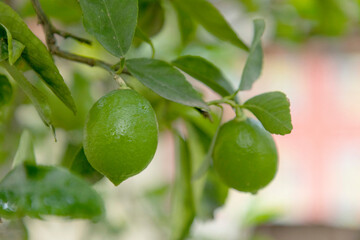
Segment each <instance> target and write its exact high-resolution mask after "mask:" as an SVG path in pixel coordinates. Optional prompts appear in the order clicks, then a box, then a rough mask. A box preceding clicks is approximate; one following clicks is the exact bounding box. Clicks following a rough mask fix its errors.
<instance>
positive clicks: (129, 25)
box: [79, 0, 138, 57]
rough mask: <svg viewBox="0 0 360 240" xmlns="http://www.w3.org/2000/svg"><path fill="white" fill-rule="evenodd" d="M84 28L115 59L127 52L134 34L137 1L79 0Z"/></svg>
mask: <svg viewBox="0 0 360 240" xmlns="http://www.w3.org/2000/svg"><path fill="white" fill-rule="evenodd" d="M79 2H80V6H81V9H82V12H83V16H84V26H85V28H86V30H87V31H88V32H89V33H90V34H91V35H93V36H94V37H95V38H96V39H97V40H98V41H99V42H100V43H101V45H102V46H103V47H104V48H105V49H106V50H108V51H109V52H110V53H111V54H113V55H114V56H116V57H122V56H124V55H125V54H126V52H127V51H128V50H129V48H130V46H131V43H132V40H133V38H134V34H135V28H136V23H137V14H138V1H137V0H121V1H119V0H79Z"/></svg>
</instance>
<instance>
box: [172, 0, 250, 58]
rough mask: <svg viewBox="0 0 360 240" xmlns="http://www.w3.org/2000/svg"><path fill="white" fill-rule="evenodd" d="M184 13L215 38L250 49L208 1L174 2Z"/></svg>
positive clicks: (189, 0)
mask: <svg viewBox="0 0 360 240" xmlns="http://www.w3.org/2000/svg"><path fill="white" fill-rule="evenodd" d="M173 2H174V4H176V6H178V7H179V8H180V9H181V10H182V11H184V12H185V13H187V14H188V15H189V16H190V17H191V18H193V19H195V20H196V21H197V22H198V23H199V24H201V25H202V26H203V27H204V28H205V29H206V30H207V31H209V32H210V33H211V34H212V35H214V36H215V37H217V38H219V39H221V40H223V41H227V42H230V43H231V44H233V45H235V46H237V47H239V48H241V49H244V50H246V51H248V50H249V48H248V47H247V46H246V44H245V43H244V42H243V41H242V40H241V39H240V38H239V37H238V36H237V35H236V33H235V32H234V30H233V29H232V28H231V27H230V25H229V23H228V22H227V21H226V20H225V18H224V17H223V16H222V15H221V13H220V12H219V10H217V9H216V8H215V7H214V6H213V5H212V4H211V3H209V2H208V1H206V0H173Z"/></svg>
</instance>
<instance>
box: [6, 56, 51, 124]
mask: <svg viewBox="0 0 360 240" xmlns="http://www.w3.org/2000/svg"><path fill="white" fill-rule="evenodd" d="M1 67H3V68H4V69H5V71H6V72H7V73H8V74H9V76H10V77H11V78H12V79H13V80H14V81H15V82H16V83H17V84H18V85H19V87H20V88H21V89H22V90H23V91H24V93H25V94H26V95H27V96H28V97H29V98H30V100H31V101H32V103H33V104H34V106H35V108H36V110H37V112H38V113H39V116H40V117H41V119H42V120H43V122H44V124H45V125H46V126H49V127H51V128H52V123H51V110H50V107H49V105H48V102H47V98H46V96H45V95H44V93H42V92H41V91H39V89H37V88H36V87H35V86H33V85H32V84H31V83H30V82H29V81H28V80H27V79H26V78H25V77H24V75H23V74H22V73H21V72H20V71H19V70H18V69H17V68H16V67H15V66H12V65H10V64H8V63H7V62H6V61H4V62H0V70H1Z"/></svg>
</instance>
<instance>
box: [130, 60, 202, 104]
mask: <svg viewBox="0 0 360 240" xmlns="http://www.w3.org/2000/svg"><path fill="white" fill-rule="evenodd" d="M126 67H127V69H128V70H129V72H130V73H131V74H132V75H133V76H134V77H136V78H137V79H138V80H139V81H140V82H141V83H143V84H144V85H145V86H146V87H148V88H150V89H151V90H153V91H154V92H155V93H157V94H159V95H160V96H162V97H163V98H166V99H168V100H171V101H174V102H178V103H181V104H184V105H188V106H192V107H199V108H203V109H206V110H207V109H209V107H208V106H207V105H206V103H205V102H204V101H203V100H202V98H201V97H200V94H199V93H198V92H197V91H195V89H194V88H193V87H192V86H191V84H190V83H189V82H187V81H186V79H185V77H184V75H183V74H181V73H180V72H179V71H178V70H177V69H175V68H174V67H173V66H171V65H170V64H168V63H167V62H164V61H160V60H155V59H147V58H136V59H128V60H126Z"/></svg>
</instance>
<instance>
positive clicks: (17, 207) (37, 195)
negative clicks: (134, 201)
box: [0, 163, 104, 220]
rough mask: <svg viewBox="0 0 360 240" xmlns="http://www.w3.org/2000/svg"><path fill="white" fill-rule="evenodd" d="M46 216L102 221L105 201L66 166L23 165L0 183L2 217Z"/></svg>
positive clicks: (0, 210) (0, 211) (0, 214)
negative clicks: (64, 167) (65, 167)
mask: <svg viewBox="0 0 360 240" xmlns="http://www.w3.org/2000/svg"><path fill="white" fill-rule="evenodd" d="M43 215H56V216H63V217H70V218H87V219H92V220H100V219H101V218H102V217H103V215H104V203H103V201H102V199H101V197H100V196H99V195H98V194H97V193H96V192H95V190H93V189H92V188H91V187H90V186H89V185H88V184H87V183H86V182H85V181H84V180H82V179H81V178H79V177H77V176H75V175H73V174H71V173H70V172H69V171H67V170H65V169H63V168H60V167H52V166H35V165H32V164H29V163H24V164H21V165H19V166H17V167H16V168H14V169H13V170H12V171H10V172H9V173H8V174H7V175H6V176H5V178H4V179H3V180H2V181H1V183H0V216H1V217H4V218H21V217H24V216H30V217H35V218H41V217H42V216H43Z"/></svg>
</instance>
